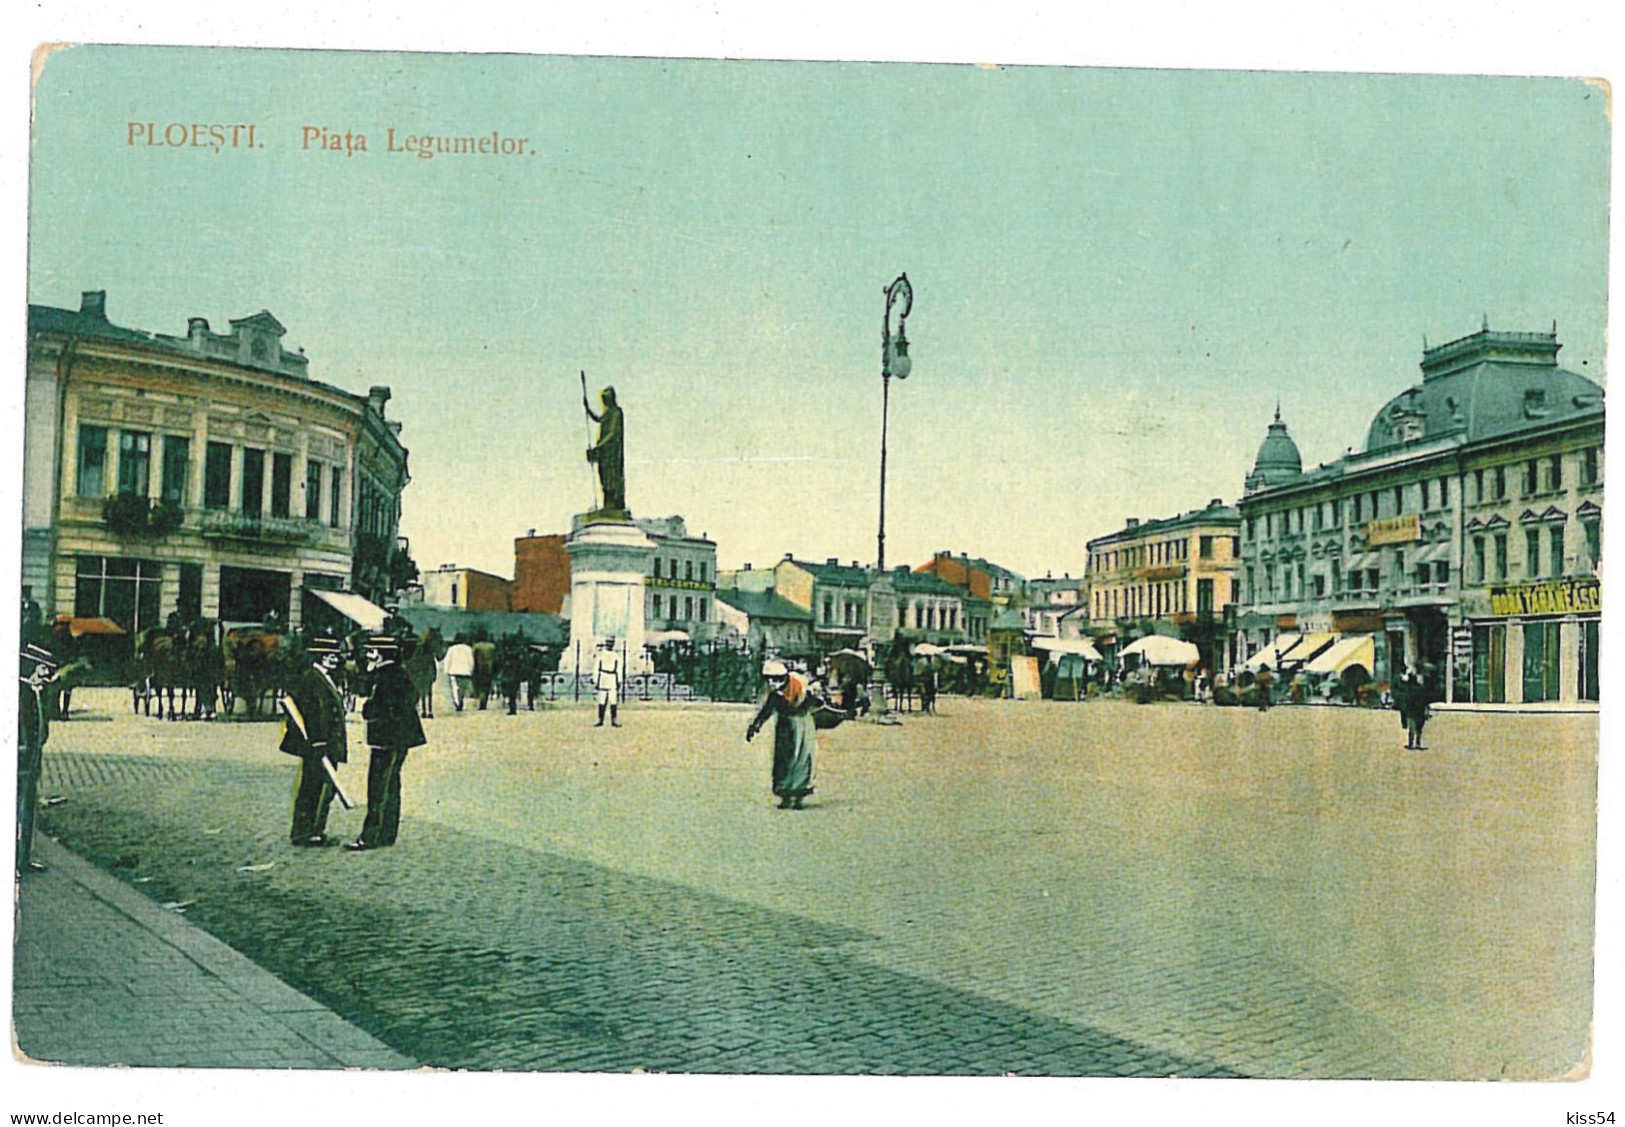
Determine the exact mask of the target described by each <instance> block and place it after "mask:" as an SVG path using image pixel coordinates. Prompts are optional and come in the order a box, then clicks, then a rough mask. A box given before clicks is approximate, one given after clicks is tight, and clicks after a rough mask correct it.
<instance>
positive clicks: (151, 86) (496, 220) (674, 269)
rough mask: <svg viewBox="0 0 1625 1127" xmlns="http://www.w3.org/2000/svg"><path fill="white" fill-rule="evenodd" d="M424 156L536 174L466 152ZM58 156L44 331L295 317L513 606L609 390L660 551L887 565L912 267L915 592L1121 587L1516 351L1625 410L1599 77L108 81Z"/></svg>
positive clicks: (573, 483) (46, 190)
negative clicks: (396, 424) (983, 577)
mask: <svg viewBox="0 0 1625 1127" xmlns="http://www.w3.org/2000/svg"><path fill="white" fill-rule="evenodd" d="M131 122H141V123H145V122H152V123H154V124H155V125H156V127H157V129H158V130H160V131H161V130H162V129H163V127H164V126H165V125H167V124H169V123H174V122H181V123H190V122H204V123H253V124H254V125H255V127H256V138H257V141H258V143H259V145H260V146H261V147H259V148H255V149H238V150H230V149H227V150H225V151H222V152H219V153H215V152H212V151H210V150H208V149H191V148H180V149H174V148H168V147H163V146H148V145H146V144H144V143H141V142H140V141H139V140H138V143H136V144H135V145H131V144H130V143H129V140H130V123H131ZM306 126H311V127H315V128H319V129H324V130H327V131H328V132H329V133H330V134H332V135H335V136H339V135H342V134H344V133H345V132H350V133H352V134H355V133H363V134H365V135H366V138H367V144H368V151H367V152H366V153H359V152H358V153H355V154H354V155H346V154H345V153H344V152H342V151H341V152H328V151H323V150H322V149H321V148H320V146H319V145H318V146H316V147H313V148H305V147H304V146H303V145H302V139H303V137H304V129H305V127H306ZM391 127H393V128H394V129H395V130H396V134H397V137H398V138H399V137H404V136H405V135H407V134H418V133H478V134H485V133H489V132H490V131H493V130H495V131H498V132H500V133H501V134H502V135H504V136H510V137H522V138H525V146H524V152H523V154H522V155H519V156H511V157H439V158H436V159H432V160H425V159H419V158H416V157H414V156H412V155H410V154H408V153H400V152H397V153H389V152H386V151H384V150H385V149H386V146H387V134H386V131H387V130H388V129H389V128H391ZM32 143H33V160H32V166H31V170H30V178H31V181H30V182H31V190H32V202H31V207H30V216H29V218H30V230H29V269H28V298H29V300H30V301H32V302H35V303H41V304H47V305H58V306H67V307H70V308H71V307H76V306H77V304H78V300H79V294H80V292H81V291H83V290H87V289H105V290H106V291H107V293H108V298H107V302H108V313H109V316H110V317H111V318H112V319H113V321H114V322H115V323H117V324H121V325H126V326H130V327H135V328H141V329H147V330H152V331H161V332H167V333H176V334H179V333H183V332H184V331H185V325H186V319H187V318H188V317H190V316H204V317H207V318H209V319H210V321H211V323H212V324H213V325H214V326H215V327H216V328H217V329H223V328H224V327H225V322H226V321H227V320H228V319H229V318H233V317H242V316H246V315H248V314H251V313H253V312H255V311H257V310H259V309H262V308H264V309H269V310H270V311H271V312H272V313H273V314H274V315H275V316H276V317H277V318H278V319H279V320H280V321H281V322H282V323H283V324H284V325H285V326H287V330H288V333H287V336H286V338H284V344H285V345H286V346H287V347H289V348H303V349H304V350H305V351H306V353H307V355H308V356H309V358H310V371H311V374H312V375H313V377H314V378H316V379H319V380H322V381H324V382H328V383H332V384H336V385H338V386H340V387H343V388H346V389H348V390H351V391H355V392H361V393H364V392H365V390H366V389H367V388H368V387H369V386H371V385H373V384H387V385H389V386H390V387H391V388H392V389H393V393H394V398H393V400H392V401H391V403H390V405H389V413H390V415H391V416H392V417H394V418H396V419H399V420H400V421H401V422H402V423H403V432H402V439H403V441H404V442H405V443H406V445H407V446H408V448H409V450H410V452H411V454H410V457H411V463H410V464H411V472H412V483H411V485H410V487H409V488H408V490H407V492H406V495H405V497H404V500H403V508H404V515H403V519H402V525H401V531H402V533H403V534H404V535H406V536H407V537H409V539H410V541H411V545H412V552H413V555H414V557H415V558H416V560H417V562H418V564H419V565H420V566H421V567H423V568H425V569H427V568H432V567H435V566H438V565H440V564H445V563H455V564H458V565H461V566H471V567H479V568H482V569H484V570H487V571H492V572H495V573H497V574H502V575H511V574H512V565H513V549H512V542H513V539H514V538H515V537H516V536H522V535H524V534H525V533H526V532H527V531H529V530H531V529H536V530H537V531H539V532H560V531H566V530H567V529H568V527H569V521H570V517H571V514H573V513H576V512H580V511H582V510H584V509H586V508H588V507H590V506H591V503H592V488H593V481H594V478H593V476H592V470H591V469H590V467H589V466H588V465H587V463H586V462H585V459H584V457H583V450H584V448H585V447H586V445H587V444H588V440H589V437H590V431H589V429H588V426H587V422H586V419H585V417H584V414H583V412H582V409H581V401H580V400H581V393H580V375H579V373H580V372H582V371H585V372H586V375H587V379H588V381H589V384H590V385H591V387H592V389H593V392H594V394H595V396H596V392H597V390H598V389H599V388H600V387H602V386H604V385H606V384H607V385H613V386H614V387H615V388H616V389H617V392H618V395H619V398H620V401H621V403H622V405H623V406H624V408H625V411H626V429H627V460H628V468H627V477H628V485H627V491H628V502H629V505H630V507H631V509H632V511H633V513H634V515H637V516H664V515H669V514H678V515H681V516H683V517H684V518H685V519H686V520H687V522H688V527H689V529H690V531H691V532H692V533H696V534H700V533H703V534H705V535H708V536H709V537H710V538H711V539H713V540H715V541H716V543H717V546H718V561H719V565H720V566H722V567H724V568H728V567H738V566H740V565H742V564H743V563H745V562H747V561H750V562H754V563H755V564H757V565H758V566H761V565H764V564H771V563H772V562H774V561H776V560H777V559H778V558H780V557H781V556H782V555H784V554H785V553H787V552H789V553H794V554H795V555H797V556H801V557H806V558H813V559H823V558H825V557H828V556H835V557H839V558H841V559H842V560H857V561H862V562H871V561H873V560H874V558H875V547H876V544H875V541H876V531H877V494H878V475H879V454H880V438H881V401H882V388H881V383H882V381H881V378H880V351H881V349H880V335H881V323H882V317H883V313H884V295H883V288H884V287H885V285H886V284H887V283H888V282H890V281H891V280H892V279H893V278H894V277H896V276H897V275H898V274H899V273H900V272H905V271H906V272H907V274H908V276H909V278H910V281H911V282H912V284H913V287H914V291H915V303H914V307H913V313H912V315H911V316H910V318H909V320H908V324H907V332H908V336H909V339H910V342H911V346H912V348H911V351H912V355H913V361H914V364H913V373H912V375H911V376H910V378H909V379H908V380H907V381H894V382H893V384H892V388H891V393H892V394H891V407H890V413H889V419H888V440H889V464H888V479H887V530H886V532H887V557H888V562H889V563H891V564H893V565H896V564H899V563H910V564H919V563H922V562H924V561H925V560H927V559H929V558H930V556H931V554H932V552H934V551H936V550H944V549H945V550H951V551H954V552H960V551H966V552H969V553H970V554H972V555H982V556H986V557H988V558H991V559H994V560H996V561H998V562H999V563H1002V564H1004V565H1005V566H1008V567H1011V568H1013V569H1015V570H1017V571H1020V572H1023V573H1025V574H1028V575H1043V574H1046V573H1053V574H1055V575H1062V574H1064V573H1070V574H1074V575H1076V574H1081V572H1082V568H1083V564H1084V561H1085V559H1086V550H1085V544H1086V542H1087V540H1088V539H1090V538H1091V537H1095V536H1100V535H1104V534H1107V533H1109V532H1112V531H1114V530H1116V529H1118V528H1121V527H1122V525H1123V522H1124V520H1125V518H1128V517H1140V518H1151V517H1159V516H1169V515H1173V514H1175V513H1178V512H1181V511H1184V510H1187V509H1191V508H1197V507H1200V506H1202V505H1204V504H1206V503H1207V501H1208V500H1209V499H1210V498H1215V497H1217V498H1223V499H1225V500H1226V501H1233V500H1234V499H1235V498H1236V497H1237V496H1238V495H1239V493H1240V490H1241V483H1242V479H1243V478H1244V477H1245V475H1246V473H1247V471H1248V469H1249V468H1250V466H1251V464H1252V460H1253V457H1254V455H1255V453H1256V451H1257V448H1258V444H1259V442H1260V441H1261V440H1262V438H1263V435H1264V431H1265V427H1266V425H1267V424H1268V422H1269V421H1270V418H1271V416H1272V414H1273V412H1274V410H1275V406H1276V404H1277V402H1279V404H1280V407H1281V412H1282V416H1283V418H1284V419H1285V420H1286V422H1287V424H1288V425H1289V427H1290V428H1291V432H1292V434H1293V436H1294V437H1295V439H1296V440H1297V442H1298V444H1299V446H1300V448H1301V450H1302V452H1303V455H1304V459H1305V462H1306V464H1311V465H1312V464H1317V463H1319V462H1322V461H1326V460H1330V459H1332V458H1335V457H1337V456H1338V455H1339V454H1341V453H1343V452H1344V450H1345V449H1346V448H1348V447H1349V446H1351V445H1357V444H1359V443H1360V442H1362V441H1363V438H1364V434H1365V431H1366V427H1367V425H1368V423H1369V421H1370V418H1371V416H1372V415H1373V414H1374V413H1375V412H1376V410H1377V409H1378V408H1379V407H1380V406H1381V405H1382V404H1383V403H1384V402H1385V401H1386V400H1387V399H1388V398H1389V397H1391V396H1393V395H1395V394H1397V393H1398V392H1400V391H1401V390H1403V389H1404V388H1405V387H1407V386H1409V385H1410V384H1411V383H1413V382H1415V381H1416V380H1417V379H1419V373H1418V369H1417V365H1418V363H1419V361H1420V359H1421V350H1422V346H1423V341H1424V339H1426V340H1427V341H1429V342H1431V343H1434V344H1438V343H1442V342H1444V341H1447V340H1451V339H1454V338H1456V337H1460V336H1464V335H1466V334H1468V333H1471V332H1473V331H1475V330H1477V329H1478V328H1479V326H1480V324H1481V323H1482V322H1483V321H1484V319H1485V318H1487V319H1488V322H1489V323H1490V325H1491V326H1492V327H1495V328H1503V329H1517V330H1549V329H1550V328H1551V326H1552V324H1553V322H1555V323H1556V325H1557V330H1558V336H1559V339H1560V341H1561V342H1562V345H1563V350H1562V353H1561V361H1562V363H1563V364H1564V365H1565V366H1566V367H1569V368H1571V369H1572V370H1575V371H1578V372H1582V373H1584V374H1587V375H1590V376H1592V377H1593V378H1596V379H1598V380H1599V381H1602V380H1603V379H1604V372H1603V359H1604V314H1605V292H1606V278H1607V245H1608V242H1607V240H1608V225H1607V214H1608V212H1607V208H1608V162H1609V158H1610V153H1609V141H1608V122H1607V116H1606V97H1605V93H1604V91H1603V90H1602V89H1601V88H1599V87H1598V86H1596V85H1594V84H1590V83H1587V82H1584V81H1581V80H1577V79H1530V78H1518V77H1500V78H1483V77H1471V76H1432V77H1430V76H1422V75H1347V74H1304V73H1261V72H1248V71H1241V72H1234V71H1232V72H1220V71H1201V70H1184V71H1174V70H1169V71H1162V70H1148V69H1110V68H1083V67H1046V66H974V65H963V64H960V65H919V64H908V63H891V64H875V63H852V62H845V63H842V62H804V63H792V62H762V61H755V62H742V61H719V60H686V61H682V60H662V59H628V58H596V57H573V58H572V57H534V56H532V57H523V56H503V55H493V56H456V55H423V54H419V55H408V54H398V53H395V54H392V53H360V52H352V53H342V52H315V51H293V52H278V51H251V50H245V51H225V50H195V49H194V50H186V49H164V48H117V47H94V46H80V47H73V48H70V49H66V50H62V51H58V52H56V53H54V54H53V55H51V56H50V57H49V59H48V61H47V62H46V63H45V65H44V68H43V73H42V75H41V77H40V78H39V79H38V81H37V84H36V87H35V122H34V129H33V139H32ZM397 143H398V144H399V143H400V142H397Z"/></svg>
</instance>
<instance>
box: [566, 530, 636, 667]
mask: <svg viewBox="0 0 1625 1127" xmlns="http://www.w3.org/2000/svg"><path fill="white" fill-rule="evenodd" d="M573 523H574V527H573V528H572V530H571V532H570V535H569V537H568V538H567V539H566V540H565V541H564V550H565V551H566V552H568V553H569V555H570V644H569V645H568V646H567V647H566V648H565V651H564V653H563V654H562V655H561V656H560V658H559V669H560V670H561V671H562V672H565V673H573V672H591V671H592V668H593V660H594V657H593V655H594V651H596V650H597V649H598V647H599V645H600V644H601V643H602V642H603V640H604V639H605V638H611V637H612V638H614V639H615V648H616V649H617V650H618V651H620V652H621V653H622V654H623V655H624V656H625V669H626V672H627V674H628V675H636V674H640V673H649V672H651V671H652V670H651V667H650V662H649V659H648V656H647V655H646V654H645V653H644V652H643V637H644V635H643V593H644V583H643V578H644V576H645V575H647V574H648V572H649V557H651V556H652V555H654V551H655V542H654V541H653V540H651V539H649V537H648V536H646V535H644V532H643V530H642V529H641V528H639V527H638V526H637V525H635V524H633V523H632V522H631V521H630V520H613V519H607V518H605V517H604V516H602V515H600V514H597V513H594V514H589V515H588V516H587V517H585V518H577V520H576V521H575V522H573ZM578 662H579V666H578V664H577V663H578Z"/></svg>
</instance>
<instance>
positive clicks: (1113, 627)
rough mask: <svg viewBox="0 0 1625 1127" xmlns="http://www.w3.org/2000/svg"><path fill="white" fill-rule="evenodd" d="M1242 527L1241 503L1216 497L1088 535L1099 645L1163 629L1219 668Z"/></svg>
mask: <svg viewBox="0 0 1625 1127" xmlns="http://www.w3.org/2000/svg"><path fill="white" fill-rule="evenodd" d="M1240 526H1241V516H1240V514H1239V513H1238V512H1237V510H1236V509H1235V508H1234V507H1232V506H1230V505H1226V504H1225V503H1224V502H1223V501H1221V500H1219V499H1218V498H1214V499H1213V500H1212V501H1209V502H1208V504H1207V506H1206V507H1205V508H1201V509H1193V510H1191V511H1190V512H1187V513H1182V514H1180V515H1179V516H1176V517H1167V518H1165V519H1161V520H1149V521H1140V520H1138V519H1130V520H1128V521H1127V522H1126V523H1125V524H1124V526H1123V527H1122V528H1121V529H1119V530H1118V531H1116V532H1113V533H1111V534H1110V535H1108V536H1099V537H1096V538H1095V539H1093V540H1091V541H1089V544H1088V550H1089V560H1088V563H1087V565H1086V566H1085V571H1084V580H1085V600H1086V605H1087V606H1088V608H1089V611H1088V615H1089V617H1088V626H1087V633H1088V636H1089V637H1090V638H1091V639H1092V640H1093V641H1094V642H1095V644H1096V647H1097V648H1098V649H1100V651H1101V652H1102V653H1103V654H1109V653H1114V652H1116V651H1118V650H1121V649H1122V648H1123V647H1124V646H1126V645H1128V644H1129V643H1130V642H1133V641H1135V640H1136V639H1139V638H1143V637H1145V636H1147V635H1149V634H1165V635H1169V636H1173V637H1180V638H1184V639H1185V640H1186V641H1188V642H1192V643H1194V644H1195V645H1196V647H1197V649H1198V650H1199V651H1201V654H1202V662H1203V664H1204V665H1206V666H1207V668H1209V669H1217V668H1219V666H1220V664H1222V659H1223V656H1224V654H1223V646H1222V644H1220V641H1219V639H1220V635H1221V632H1222V626H1223V621H1224V615H1225V608H1226V607H1228V606H1229V605H1230V604H1231V603H1232V602H1234V601H1235V599H1236V597H1237V592H1236V579H1237V571H1238V568H1239V565H1240V550H1241V549H1240V544H1239V541H1238V534H1239V532H1240ZM1076 619H1077V616H1073V618H1072V619H1069V621H1076Z"/></svg>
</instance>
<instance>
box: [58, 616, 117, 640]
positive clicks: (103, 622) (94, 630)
mask: <svg viewBox="0 0 1625 1127" xmlns="http://www.w3.org/2000/svg"><path fill="white" fill-rule="evenodd" d="M57 622H59V623H62V622H66V623H67V624H68V634H69V635H70V636H72V637H75V638H82V637H84V636H85V635H86V634H123V633H124V632H125V630H124V627H122V626H120V625H119V624H118V623H116V622H114V621H113V620H112V619H111V618H68V617H59V618H58V619H57Z"/></svg>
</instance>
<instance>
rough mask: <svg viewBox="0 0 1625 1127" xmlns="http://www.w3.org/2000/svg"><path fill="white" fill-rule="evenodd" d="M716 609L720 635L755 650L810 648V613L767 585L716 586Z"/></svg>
mask: <svg viewBox="0 0 1625 1127" xmlns="http://www.w3.org/2000/svg"><path fill="white" fill-rule="evenodd" d="M716 610H717V622H718V625H719V628H720V629H721V630H722V631H723V632H724V635H723V636H726V637H729V638H730V639H737V641H738V642H739V643H740V644H742V645H745V646H748V647H749V648H750V649H751V650H752V651H753V652H755V653H760V654H767V653H771V654H776V655H779V656H783V657H805V656H806V655H808V654H810V653H812V652H813V644H812V614H811V613H809V612H808V611H807V610H805V609H803V608H802V607H798V606H797V605H796V604H794V603H792V602H791V601H790V600H789V599H784V598H780V597H779V595H778V594H777V593H776V592H774V591H772V590H771V589H770V590H767V591H741V590H737V589H732V588H720V589H718V591H717V605H716Z"/></svg>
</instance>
